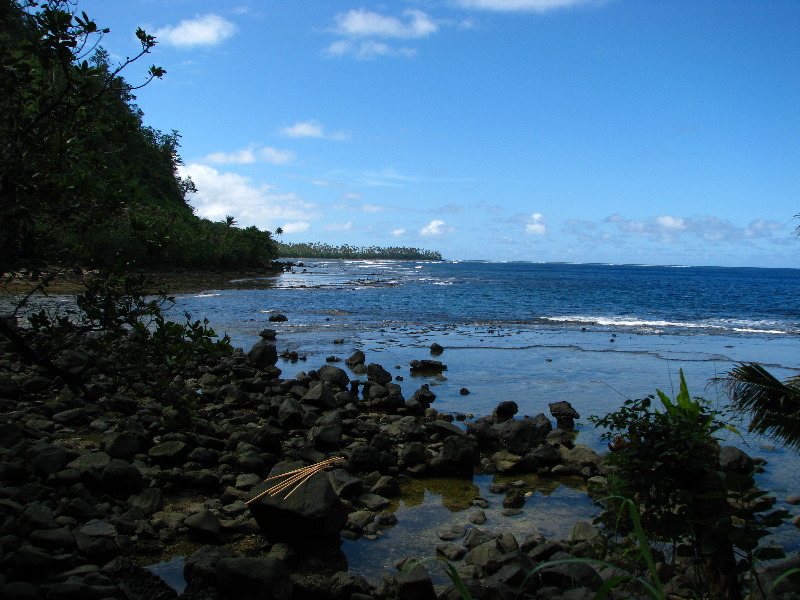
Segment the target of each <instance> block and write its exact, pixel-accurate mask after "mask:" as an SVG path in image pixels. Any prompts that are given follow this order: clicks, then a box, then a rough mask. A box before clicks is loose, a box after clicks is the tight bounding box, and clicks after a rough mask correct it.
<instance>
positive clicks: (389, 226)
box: [78, 0, 800, 267]
mask: <svg viewBox="0 0 800 600" xmlns="http://www.w3.org/2000/svg"><path fill="white" fill-rule="evenodd" d="M78 8H79V10H83V11H85V12H87V13H88V14H89V16H91V17H93V18H94V19H95V20H96V21H97V23H98V25H100V26H102V27H109V28H111V32H110V33H109V34H107V35H106V36H105V37H104V39H103V41H102V45H103V46H104V47H105V48H106V49H107V50H108V51H109V52H110V53H111V55H112V59H114V60H116V61H119V60H121V59H123V58H124V57H125V56H129V55H132V54H134V53H135V52H136V47H137V42H136V39H135V37H134V35H133V32H134V31H135V29H136V28H137V27H143V28H144V29H145V30H146V31H147V32H148V33H150V34H153V35H155V36H156V37H157V39H158V41H159V43H158V45H157V47H156V48H155V49H154V51H153V52H152V54H151V56H149V57H145V60H144V61H142V64H141V65H136V66H134V67H131V68H129V69H127V70H126V71H125V75H126V79H128V81H129V82H131V83H133V84H136V83H137V82H139V81H141V79H142V77H143V73H144V69H145V68H146V67H148V66H149V65H150V64H153V63H155V64H156V65H159V66H161V67H163V68H165V69H166V70H167V75H166V76H165V77H164V79H163V80H161V81H155V82H153V83H152V84H151V85H149V86H147V87H146V88H144V89H142V90H140V91H138V92H137V104H138V105H139V106H140V107H141V108H142V110H143V111H144V113H145V122H146V123H147V124H149V125H152V126H154V127H156V128H158V129H161V130H163V131H170V130H172V129H175V130H177V131H178V132H180V134H181V135H182V140H181V143H182V149H181V155H182V157H183V159H184V162H185V166H184V167H183V169H182V172H183V174H184V175H190V176H191V177H192V179H193V180H194V181H195V183H196V185H197V187H198V189H199V192H198V193H197V194H195V195H193V196H192V197H190V202H191V203H192V205H193V206H194V207H195V208H196V210H197V213H198V214H199V215H201V216H205V217H208V218H210V219H212V220H220V219H223V218H224V217H225V216H226V215H232V216H234V217H235V218H236V219H237V221H238V223H239V224H240V225H242V226H249V225H256V226H258V227H259V228H262V229H269V230H274V229H275V228H277V227H281V228H283V230H284V232H285V233H284V234H283V235H282V239H283V240H284V241H287V242H293V241H294V242H299V241H309V242H311V241H321V242H327V243H331V244H343V243H348V244H351V245H356V246H362V245H363V246H369V245H381V246H389V245H392V246H395V245H398V246H416V247H422V248H428V249H433V250H439V251H440V252H442V254H443V255H444V257H445V258H448V259H485V260H531V261H571V262H610V263H647V264H688V265H731V266H764V267H800V239H797V236H796V231H795V227H796V226H797V225H798V224H800V221H796V220H793V216H794V215H796V214H797V213H800V111H799V110H798V106H800V2H797V1H795V0H786V1H781V0H749V1H739V0H719V1H716V0H672V1H661V0H605V1H601V0H416V1H414V0H394V1H391V2H372V1H369V0H360V1H352V2H351V1H350V0H339V1H335V2H334V1H331V0H280V1H278V0H231V1H222V0H215V1H212V0H158V1H155V0H125V1H122V0H80V2H79V3H78ZM145 62H146V64H145Z"/></svg>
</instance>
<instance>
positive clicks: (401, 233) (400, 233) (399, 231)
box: [392, 228, 406, 237]
mask: <svg viewBox="0 0 800 600" xmlns="http://www.w3.org/2000/svg"><path fill="white" fill-rule="evenodd" d="M405 232H406V230H405V229H402V228H401V229H395V230H394V231H392V235H393V236H395V237H400V236H401V235H403V234H404V233H405Z"/></svg>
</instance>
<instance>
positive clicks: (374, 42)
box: [325, 8, 439, 60]
mask: <svg viewBox="0 0 800 600" xmlns="http://www.w3.org/2000/svg"><path fill="white" fill-rule="evenodd" d="M334 21H335V25H334V27H333V28H332V29H331V31H333V33H335V34H337V35H339V36H341V39H338V40H336V41H334V42H332V43H331V44H330V45H329V46H328V48H327V49H326V50H325V54H326V55H328V56H333V57H338V56H352V57H354V58H356V59H359V60H371V59H375V58H380V57H384V56H395V57H406V58H410V57H413V56H415V55H416V53H417V50H416V49H415V48H411V47H409V46H396V45H394V44H390V43H389V42H387V41H386V40H392V41H394V40H418V39H422V38H425V37H428V36H431V35H433V34H435V33H437V32H438V31H439V24H438V23H437V22H436V21H435V20H434V19H432V18H431V17H430V16H429V15H428V14H426V13H424V12H423V11H421V10H417V9H408V10H405V11H404V12H403V13H402V16H401V17H395V16H390V15H384V14H380V13H376V12H373V11H369V10H365V9H363V8H362V9H354V10H350V11H347V12H345V13H339V14H338V15H336V16H335V17H334Z"/></svg>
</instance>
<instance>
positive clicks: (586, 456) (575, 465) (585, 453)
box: [562, 444, 601, 474]
mask: <svg viewBox="0 0 800 600" xmlns="http://www.w3.org/2000/svg"><path fill="white" fill-rule="evenodd" d="M600 460H601V459H600V456H599V455H598V454H597V452H595V451H594V450H593V449H592V448H590V447H589V446H586V445H584V444H578V445H577V446H575V447H574V448H572V449H570V450H567V451H566V452H563V453H562V462H563V464H564V466H565V467H566V468H567V470H568V472H570V473H575V474H580V473H581V472H582V471H583V469H584V468H587V467H588V468H589V469H590V470H592V471H593V470H595V469H597V466H598V465H599V464H600Z"/></svg>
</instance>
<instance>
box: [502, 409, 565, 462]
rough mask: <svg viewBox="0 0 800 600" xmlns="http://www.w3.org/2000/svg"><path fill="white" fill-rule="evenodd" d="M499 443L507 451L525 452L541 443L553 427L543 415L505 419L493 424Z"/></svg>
mask: <svg viewBox="0 0 800 600" xmlns="http://www.w3.org/2000/svg"><path fill="white" fill-rule="evenodd" d="M495 429H496V430H497V433H498V436H499V437H500V443H502V444H503V446H505V448H506V449H507V450H508V451H509V452H513V453H514V454H525V453H526V452H527V451H528V450H530V449H531V448H535V447H536V446H538V445H539V444H540V443H542V442H543V441H544V440H545V438H547V434H548V433H550V432H551V431H552V429H553V425H552V424H551V423H550V420H549V419H548V418H547V417H545V416H544V415H541V414H540V415H537V416H536V417H535V418H533V419H531V418H524V419H520V420H518V421H506V422H505V423H500V424H499V425H496V426H495Z"/></svg>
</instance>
